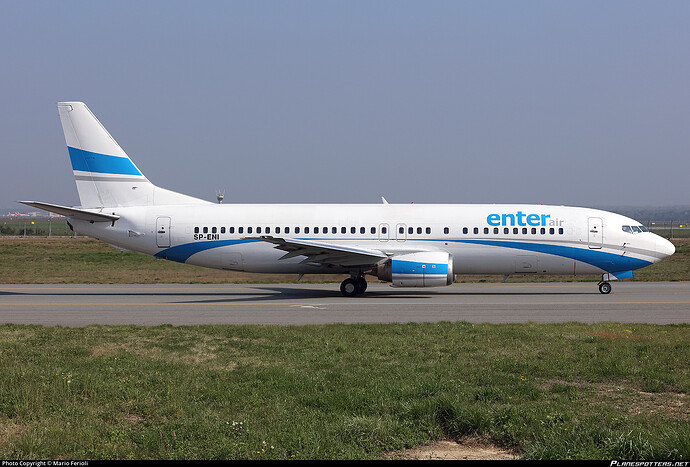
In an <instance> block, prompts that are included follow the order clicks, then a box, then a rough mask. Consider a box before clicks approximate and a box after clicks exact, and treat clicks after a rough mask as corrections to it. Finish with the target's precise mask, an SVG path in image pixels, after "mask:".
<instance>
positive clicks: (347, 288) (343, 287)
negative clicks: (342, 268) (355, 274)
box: [340, 278, 359, 297]
mask: <svg viewBox="0 0 690 467" xmlns="http://www.w3.org/2000/svg"><path fill="white" fill-rule="evenodd" d="M358 289H359V287H358V286H357V281H356V280H355V279H352V278H349V279H345V280H344V281H343V282H342V283H341V284H340V293H341V294H343V296H345V297H354V296H355V295H357V290H358Z"/></svg>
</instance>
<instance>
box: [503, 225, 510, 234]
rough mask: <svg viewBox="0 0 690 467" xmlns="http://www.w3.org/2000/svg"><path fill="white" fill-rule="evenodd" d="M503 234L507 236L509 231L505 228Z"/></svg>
mask: <svg viewBox="0 0 690 467" xmlns="http://www.w3.org/2000/svg"><path fill="white" fill-rule="evenodd" d="M503 233H504V234H506V235H508V234H509V233H510V229H509V228H508V227H505V228H504V229H503Z"/></svg>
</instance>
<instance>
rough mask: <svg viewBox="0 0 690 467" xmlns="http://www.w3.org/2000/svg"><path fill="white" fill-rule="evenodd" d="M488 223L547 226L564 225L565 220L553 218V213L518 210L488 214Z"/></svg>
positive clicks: (495, 225)
mask: <svg viewBox="0 0 690 467" xmlns="http://www.w3.org/2000/svg"><path fill="white" fill-rule="evenodd" d="M486 223H487V224H489V225H490V226H492V227H499V226H511V227H514V226H521V227H527V226H530V227H540V226H541V227H545V226H547V225H548V226H562V225H563V221H562V220H559V219H551V214H525V213H524V212H522V211H518V212H517V213H515V214H489V215H488V216H486Z"/></svg>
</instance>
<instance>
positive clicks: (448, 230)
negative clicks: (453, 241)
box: [443, 227, 450, 235]
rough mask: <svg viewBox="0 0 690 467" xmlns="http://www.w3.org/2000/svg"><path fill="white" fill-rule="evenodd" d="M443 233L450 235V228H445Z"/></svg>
mask: <svg viewBox="0 0 690 467" xmlns="http://www.w3.org/2000/svg"><path fill="white" fill-rule="evenodd" d="M443 233H444V234H446V235H448V234H449V233H450V229H449V228H448V227H444V228H443Z"/></svg>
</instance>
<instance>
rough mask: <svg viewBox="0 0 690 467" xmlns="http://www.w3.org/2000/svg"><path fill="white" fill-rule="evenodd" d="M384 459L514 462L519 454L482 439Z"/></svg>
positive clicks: (397, 453) (417, 448)
mask: <svg viewBox="0 0 690 467" xmlns="http://www.w3.org/2000/svg"><path fill="white" fill-rule="evenodd" d="M384 458H387V459H395V460H512V459H517V458H518V454H517V452H515V451H510V450H507V449H504V448H501V447H499V446H496V445H493V444H489V443H487V442H486V441H484V440H482V439H480V438H464V439H461V440H459V441H451V440H441V441H435V442H433V443H431V444H428V445H424V446H415V447H413V448H410V449H404V450H402V451H395V452H392V453H387V454H386V455H385V456H384Z"/></svg>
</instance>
